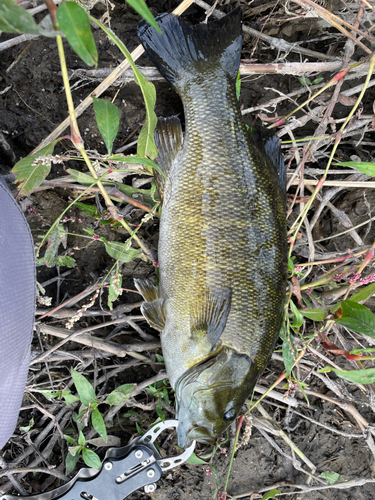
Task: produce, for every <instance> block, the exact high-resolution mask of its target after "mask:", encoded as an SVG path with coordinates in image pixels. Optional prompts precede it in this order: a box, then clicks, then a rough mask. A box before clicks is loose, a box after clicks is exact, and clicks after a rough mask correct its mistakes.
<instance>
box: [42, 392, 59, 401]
mask: <svg viewBox="0 0 375 500" xmlns="http://www.w3.org/2000/svg"><path fill="white" fill-rule="evenodd" d="M40 392H41V393H42V394H43V396H45V397H46V398H51V399H54V398H57V397H58V396H59V395H60V391H57V392H50V391H40Z"/></svg>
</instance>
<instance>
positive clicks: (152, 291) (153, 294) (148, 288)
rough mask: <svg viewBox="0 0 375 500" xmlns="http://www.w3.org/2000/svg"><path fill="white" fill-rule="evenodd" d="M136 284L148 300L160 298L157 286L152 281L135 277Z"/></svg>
mask: <svg viewBox="0 0 375 500" xmlns="http://www.w3.org/2000/svg"><path fill="white" fill-rule="evenodd" d="M134 284H135V286H136V288H137V290H138V292H139V293H140V294H141V295H142V297H143V298H144V299H145V301H146V302H152V301H153V300H156V299H158V298H159V294H158V291H157V288H156V286H155V285H154V284H153V283H151V281H149V280H140V279H138V278H135V279H134Z"/></svg>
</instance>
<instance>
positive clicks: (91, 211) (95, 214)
mask: <svg viewBox="0 0 375 500" xmlns="http://www.w3.org/2000/svg"><path fill="white" fill-rule="evenodd" d="M74 205H75V206H76V207H77V208H79V209H80V210H82V212H85V214H88V215H89V216H90V217H92V218H93V219H100V217H101V214H100V212H99V210H98V209H97V208H96V207H94V206H93V205H87V204H86V203H81V202H80V201H76V202H75V204H74Z"/></svg>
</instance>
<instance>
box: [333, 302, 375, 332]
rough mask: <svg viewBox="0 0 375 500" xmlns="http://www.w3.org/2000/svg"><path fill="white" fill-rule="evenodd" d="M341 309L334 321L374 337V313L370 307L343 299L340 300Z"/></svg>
mask: <svg viewBox="0 0 375 500" xmlns="http://www.w3.org/2000/svg"><path fill="white" fill-rule="evenodd" d="M341 311H342V316H341V318H335V321H336V323H338V324H339V325H343V326H346V327H347V328H350V329H351V330H354V331H355V332H357V333H363V334H365V335H368V336H369V337H372V338H375V315H374V313H373V312H372V311H370V309H368V308H367V307H366V306H364V305H362V304H357V302H352V301H351V300H344V301H342V302H341Z"/></svg>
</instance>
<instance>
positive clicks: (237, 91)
mask: <svg viewBox="0 0 375 500" xmlns="http://www.w3.org/2000/svg"><path fill="white" fill-rule="evenodd" d="M240 93H241V73H240V72H238V75H237V78H236V97H237V101H238V100H239V98H240Z"/></svg>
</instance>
